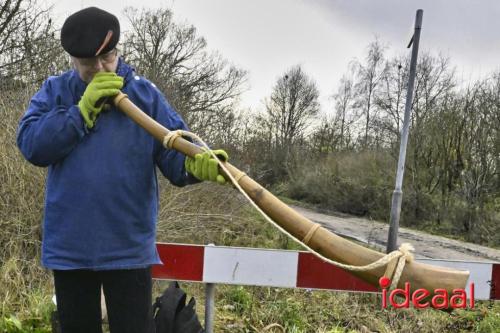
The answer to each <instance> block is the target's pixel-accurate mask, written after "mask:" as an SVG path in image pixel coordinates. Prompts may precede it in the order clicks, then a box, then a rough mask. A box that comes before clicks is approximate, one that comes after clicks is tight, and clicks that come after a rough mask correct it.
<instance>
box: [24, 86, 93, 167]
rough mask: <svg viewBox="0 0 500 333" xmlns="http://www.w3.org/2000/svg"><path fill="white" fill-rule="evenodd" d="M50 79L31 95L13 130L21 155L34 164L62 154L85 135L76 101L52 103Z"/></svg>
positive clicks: (45, 163)
mask: <svg viewBox="0 0 500 333" xmlns="http://www.w3.org/2000/svg"><path fill="white" fill-rule="evenodd" d="M54 99H55V98H54V92H53V91H52V89H51V82H50V79H49V80H47V81H45V82H44V84H43V86H42V88H41V89H40V90H39V91H38V92H37V93H36V94H35V95H34V96H33V97H32V99H31V101H30V104H29V106H28V110H27V111H26V113H25V114H24V116H23V117H22V119H21V121H20V123H19V127H18V130H17V145H18V147H19V149H20V150H21V152H22V154H23V155H24V157H25V158H26V159H27V160H28V161H30V162H31V163H33V164H35V165H37V166H49V165H51V164H54V163H56V162H58V161H60V160H61V159H63V158H64V157H65V156H66V155H68V154H69V153H70V152H71V150H73V148H74V147H75V146H76V145H77V144H78V143H79V142H80V141H81V139H82V137H83V136H84V135H85V129H84V128H85V126H84V123H83V118H82V117H81V115H80V110H79V109H78V107H77V106H76V105H73V106H70V107H67V106H63V105H56V103H54Z"/></svg>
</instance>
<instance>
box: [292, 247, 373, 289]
mask: <svg viewBox="0 0 500 333" xmlns="http://www.w3.org/2000/svg"><path fill="white" fill-rule="evenodd" d="M297 287H299V288H317V289H335V290H353V291H378V290H377V288H376V287H374V286H372V285H370V284H368V283H366V282H364V281H363V280H361V279H359V278H358V277H356V276H354V275H352V274H351V273H349V272H347V271H345V270H343V269H342V268H339V267H336V266H333V265H332V264H329V263H326V262H324V261H323V260H321V259H319V258H318V257H316V256H315V255H313V254H311V253H304V252H300V253H299V267H298V272H297Z"/></svg>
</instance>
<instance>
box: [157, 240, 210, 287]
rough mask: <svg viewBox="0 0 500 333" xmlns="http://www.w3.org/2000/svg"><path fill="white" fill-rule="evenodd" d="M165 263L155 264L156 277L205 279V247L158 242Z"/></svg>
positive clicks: (185, 279) (186, 279)
mask: <svg viewBox="0 0 500 333" xmlns="http://www.w3.org/2000/svg"><path fill="white" fill-rule="evenodd" d="M156 247H157V249H158V254H159V255H160V260H161V261H162V263H163V265H154V266H153V269H152V275H153V277H154V278H155V279H167V280H183V281H198V282H201V281H203V262H204V260H205V258H204V257H205V255H204V252H205V247H204V246H199V245H185V244H157V245H156Z"/></svg>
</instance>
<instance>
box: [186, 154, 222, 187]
mask: <svg viewBox="0 0 500 333" xmlns="http://www.w3.org/2000/svg"><path fill="white" fill-rule="evenodd" d="M213 152H214V154H215V155H216V156H217V157H218V158H219V159H220V160H222V161H227V160H228V158H229V157H228V156H227V153H226V152H225V151H224V150H214V151H213ZM185 166H186V171H187V172H189V173H190V174H192V175H193V176H195V177H196V178H197V179H199V180H210V181H213V182H217V183H219V184H221V185H223V184H225V183H226V180H225V179H224V177H223V176H222V174H221V173H220V172H219V165H218V163H217V161H216V160H215V159H213V158H212V156H211V155H210V153H209V152H208V151H206V152H204V153H201V154H196V155H194V158H192V157H186V162H185Z"/></svg>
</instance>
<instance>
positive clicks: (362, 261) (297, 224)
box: [113, 93, 469, 295]
mask: <svg viewBox="0 0 500 333" xmlns="http://www.w3.org/2000/svg"><path fill="white" fill-rule="evenodd" d="M113 103H114V104H115V105H116V106H117V108H118V109H119V110H121V111H122V112H123V113H125V114H126V115H127V116H128V117H130V118H131V119H132V120H133V121H134V122H135V123H137V124H138V125H139V126H141V127H142V128H144V129H145V130H146V131H147V132H148V133H149V134H151V135H152V136H153V137H154V138H156V139H157V140H159V141H161V142H163V139H164V138H165V136H166V135H167V133H169V130H168V129H166V128H165V127H164V126H162V125H161V124H159V123H158V122H156V121H155V120H154V119H152V118H151V117H149V116H148V115H147V114H145V113H144V112H143V111H142V110H140V109H139V108H138V107H137V106H136V105H134V104H133V103H132V102H131V101H130V100H129V99H128V98H127V96H126V95H125V94H123V93H120V94H119V95H117V96H116V97H115V98H114V99H113ZM173 149H175V150H177V151H179V152H181V153H183V154H185V155H187V156H191V157H193V156H194V155H195V154H197V153H200V152H202V150H201V148H200V147H199V146H197V145H195V144H193V143H191V142H189V141H187V140H185V139H183V138H182V137H179V138H177V139H176V140H175V141H174V144H173ZM223 163H224V166H225V167H226V168H227V170H228V171H229V172H230V173H231V174H232V175H233V177H234V176H236V175H238V174H240V173H241V171H239V170H238V169H237V168H236V167H234V166H233V165H231V164H230V163H228V162H223ZM226 178H227V176H226ZM239 184H240V186H241V187H242V188H243V190H244V191H245V192H246V193H247V194H248V195H249V196H250V198H251V199H252V200H253V201H254V202H255V203H256V204H257V205H258V206H259V207H260V208H261V209H262V210H263V211H264V212H265V213H266V214H267V215H268V216H269V217H271V219H273V220H274V221H275V222H276V223H277V224H279V225H280V226H281V227H282V228H283V229H285V230H286V231H287V232H289V233H290V234H292V235H293V236H295V237H296V238H297V239H300V240H302V239H304V237H305V236H306V234H307V232H308V231H309V230H310V229H311V228H312V227H313V226H314V225H315V223H313V222H312V221H310V220H309V219H307V218H305V217H304V216H302V215H300V214H299V213H297V212H296V211H295V210H293V209H292V208H290V207H288V206H287V205H286V204H284V203H283V202H282V201H281V200H279V199H278V198H276V197H275V196H274V195H273V194H272V193H270V192H269V191H267V190H266V189H265V188H263V187H262V186H261V185H259V184H258V183H257V182H255V181H254V180H253V179H251V178H250V177H249V176H245V177H243V178H241V179H240V180H239ZM308 246H309V247H310V248H312V249H314V250H315V251H316V252H318V253H320V254H321V255H323V256H324V257H326V258H328V259H330V260H334V261H338V262H341V263H344V264H348V265H354V266H364V265H368V264H370V263H372V262H374V261H377V260H378V259H380V258H382V257H383V256H385V254H384V253H381V252H377V251H374V250H371V249H368V248H366V247H364V246H361V245H359V244H356V243H354V242H351V241H349V240H347V239H344V238H342V237H340V236H337V235H335V234H334V233H332V232H330V231H328V230H326V229H324V228H319V229H318V230H317V231H316V232H315V233H314V235H313V237H312V238H311V239H310V241H309V243H308ZM394 261H395V260H394ZM394 261H393V263H392V265H394V264H395V263H394ZM384 273H385V267H380V268H376V269H373V270H369V271H351V274H353V275H355V276H357V277H359V278H361V279H362V280H364V281H366V282H368V283H370V284H372V285H374V286H377V287H379V285H378V281H379V278H380V277H382V276H383V275H384ZM389 278H391V277H389ZM468 278H469V272H468V271H459V270H454V269H449V268H445V267H439V266H434V265H428V264H423V263H419V262H416V261H410V262H407V263H406V265H405V268H404V270H403V273H402V274H401V278H400V279H399V282H398V287H399V288H404V285H405V282H410V286H411V290H412V291H414V290H415V289H419V288H424V289H426V290H428V291H429V292H430V293H431V295H432V294H434V291H435V290H436V289H438V288H441V289H445V290H447V292H448V293H450V294H451V293H452V292H453V289H457V288H462V289H463V288H465V285H466V283H467V280H468Z"/></svg>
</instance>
